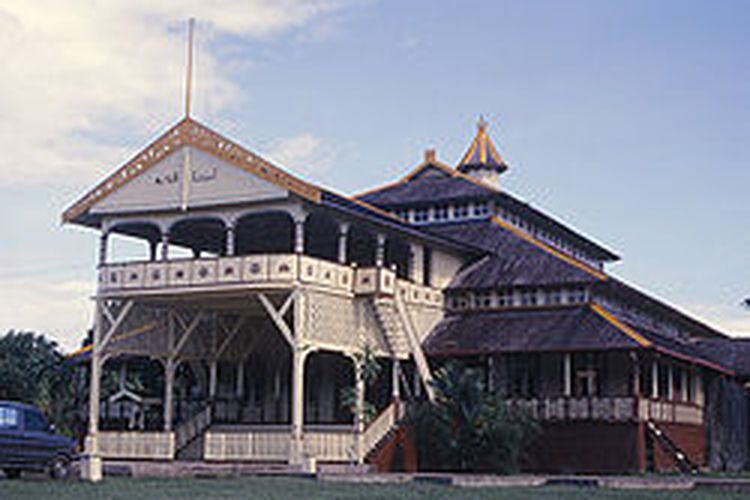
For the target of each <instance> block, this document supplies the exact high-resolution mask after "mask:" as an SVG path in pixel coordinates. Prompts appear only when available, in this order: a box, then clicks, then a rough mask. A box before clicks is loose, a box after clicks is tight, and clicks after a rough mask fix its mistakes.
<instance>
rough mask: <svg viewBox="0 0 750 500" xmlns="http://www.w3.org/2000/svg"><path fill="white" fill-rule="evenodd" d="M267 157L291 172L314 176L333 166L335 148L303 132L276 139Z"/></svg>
mask: <svg viewBox="0 0 750 500" xmlns="http://www.w3.org/2000/svg"><path fill="white" fill-rule="evenodd" d="M268 157H269V159H270V160H271V161H273V162H275V163H277V164H278V165H280V166H283V167H286V168H288V169H289V170H290V171H292V172H295V173H300V174H303V175H305V176H307V177H316V176H320V175H321V174H324V173H325V172H326V171H328V170H329V169H330V168H331V167H332V166H333V164H334V160H335V159H336V150H335V149H334V148H333V147H331V146H330V145H328V144H326V143H325V142H323V141H322V140H321V139H320V138H318V137H316V136H314V135H313V134H310V133H304V134H300V135H296V136H294V137H289V138H286V139H282V140H280V141H278V142H277V143H276V144H275V145H274V147H273V148H272V149H271V152H270V153H269V155H268Z"/></svg>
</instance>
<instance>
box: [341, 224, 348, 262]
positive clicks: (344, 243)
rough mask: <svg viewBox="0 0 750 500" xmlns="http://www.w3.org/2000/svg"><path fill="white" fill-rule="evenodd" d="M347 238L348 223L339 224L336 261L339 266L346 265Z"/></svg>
mask: <svg viewBox="0 0 750 500" xmlns="http://www.w3.org/2000/svg"><path fill="white" fill-rule="evenodd" d="M348 238H349V223H348V222H341V223H339V248H338V260H339V264H346V247H347V240H348Z"/></svg>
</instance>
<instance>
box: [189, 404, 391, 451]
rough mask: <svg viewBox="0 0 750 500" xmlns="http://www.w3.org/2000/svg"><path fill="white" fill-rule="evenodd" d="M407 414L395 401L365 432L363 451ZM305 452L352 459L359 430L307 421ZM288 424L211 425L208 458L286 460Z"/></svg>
mask: <svg viewBox="0 0 750 500" xmlns="http://www.w3.org/2000/svg"><path fill="white" fill-rule="evenodd" d="M403 416H404V406H403V405H402V404H396V403H393V404H391V405H390V406H388V407H387V408H386V409H385V410H383V411H382V412H381V413H380V414H379V415H378V417H377V418H376V419H375V420H374V421H373V422H372V423H371V424H370V425H369V426H368V427H367V429H365V431H364V432H363V433H362V435H361V436H360V437H361V442H362V448H361V449H362V452H363V453H365V454H366V453H368V452H369V451H370V450H372V449H373V448H374V447H375V446H376V445H377V444H378V443H379V442H380V441H381V440H382V439H383V438H384V437H385V436H386V434H388V432H389V431H390V430H391V429H392V428H393V427H394V426H395V425H396V424H397V423H398V421H399V420H400V419H401V418H403ZM302 436H303V437H302V439H303V452H304V454H305V455H306V456H309V457H314V458H315V459H316V460H321V461H329V462H352V461H354V460H356V459H357V456H356V454H357V434H356V432H355V431H354V428H353V427H352V426H351V425H306V426H305V428H304V431H303V434H302ZM290 443H291V428H290V427H289V426H288V425H249V426H247V425H234V426H219V427H217V428H213V427H212V428H211V430H209V431H208V432H206V434H205V441H204V455H203V458H204V459H205V460H212V461H232V460H238V461H268V462H275V461H284V460H287V459H288V458H289V451H290Z"/></svg>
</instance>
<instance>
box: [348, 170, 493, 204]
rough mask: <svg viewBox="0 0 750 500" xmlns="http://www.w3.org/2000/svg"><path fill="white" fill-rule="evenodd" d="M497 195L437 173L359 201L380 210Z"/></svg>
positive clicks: (476, 184) (462, 178) (477, 185)
mask: <svg viewBox="0 0 750 500" xmlns="http://www.w3.org/2000/svg"><path fill="white" fill-rule="evenodd" d="M496 194H497V192H496V191H495V190H493V189H490V188H489V187H487V186H483V185H481V184H479V183H477V182H473V181H471V180H469V179H466V178H464V177H454V176H450V175H447V174H445V173H442V174H441V173H439V172H435V173H434V174H431V175H422V176H419V177H418V178H416V179H413V180H409V181H407V182H397V183H394V184H392V185H390V186H388V187H386V188H383V189H379V190H375V191H370V192H368V193H364V194H361V195H359V196H358V197H357V198H358V199H360V200H362V201H365V202H367V203H370V204H373V205H378V206H381V207H388V208H398V207H400V206H404V205H420V204H434V203H441V202H451V201H459V200H466V199H477V198H483V199H490V198H491V197H492V196H494V195H496Z"/></svg>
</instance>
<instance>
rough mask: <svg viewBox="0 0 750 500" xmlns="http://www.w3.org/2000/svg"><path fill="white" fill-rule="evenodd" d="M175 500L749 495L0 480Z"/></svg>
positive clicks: (20, 490) (80, 496) (26, 495)
mask: <svg viewBox="0 0 750 500" xmlns="http://www.w3.org/2000/svg"><path fill="white" fill-rule="evenodd" d="M32 498H33V499H46V498H49V499H54V500H86V499H92V500H93V499H96V500H110V499H111V500H116V499H122V500H140V499H144V500H169V499H180V500H182V499H189V500H199V499H221V500H230V499H234V498H238V499H239V498H242V499H269V500H271V499H293V500H318V499H321V500H322V499H330V500H333V499H347V498H362V499H373V500H374V499H384V500H385V499H388V500H399V499H410V498H429V499H430V500H441V499H446V500H462V499H472V500H482V499H508V500H515V499H518V500H527V499H536V498H539V499H549V500H565V499H580V498H585V499H586V500H596V499H600V498H602V499H610V498H611V499H633V500H638V499H644V500H646V499H656V498H659V499H675V500H677V499H680V500H683V499H684V500H689V499H708V500H710V499H714V498H715V499H717V500H718V499H722V500H725V499H732V498H737V499H739V498H748V497H747V494H740V493H728V492H718V491H717V492H708V491H687V492H686V491H674V492H669V491H663V492H656V491H624V490H606V489H595V488H592V489H588V488H575V487H555V488H548V487H544V488H457V487H450V486H440V485H431V484H421V483H417V484H414V483H411V484H400V485H399V484H389V485H363V484H340V483H326V482H318V481H315V480H312V479H296V478H295V479H292V478H270V477H243V478H236V479H128V478H112V479H109V478H108V479H105V480H104V481H102V482H101V483H99V484H88V483H82V482H77V481H71V482H63V483H56V482H52V481H47V480H34V479H30V480H20V481H10V480H0V499H2V500H21V499H24V500H27V499H32Z"/></svg>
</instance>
